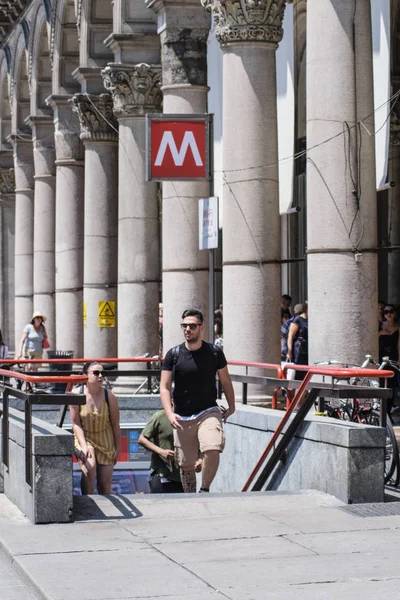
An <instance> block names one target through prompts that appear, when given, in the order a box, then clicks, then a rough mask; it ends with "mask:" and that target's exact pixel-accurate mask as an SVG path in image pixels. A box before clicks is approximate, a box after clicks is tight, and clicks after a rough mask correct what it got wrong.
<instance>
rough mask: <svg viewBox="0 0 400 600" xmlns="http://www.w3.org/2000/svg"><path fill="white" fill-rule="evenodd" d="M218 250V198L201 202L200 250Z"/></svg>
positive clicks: (214, 197)
mask: <svg viewBox="0 0 400 600" xmlns="http://www.w3.org/2000/svg"><path fill="white" fill-rule="evenodd" d="M213 248H218V198H217V197H216V196H212V197H211V198H201V199H200V200H199V249H200V250H212V249H213Z"/></svg>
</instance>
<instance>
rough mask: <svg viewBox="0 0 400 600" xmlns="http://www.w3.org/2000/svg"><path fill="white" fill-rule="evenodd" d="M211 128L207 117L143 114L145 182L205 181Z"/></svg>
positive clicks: (209, 117) (208, 173) (208, 176)
mask: <svg viewBox="0 0 400 600" xmlns="http://www.w3.org/2000/svg"><path fill="white" fill-rule="evenodd" d="M211 125H212V116H211V115H164V114H147V115H146V179H147V181H170V180H175V181H179V180H181V181H182V180H206V181H209V180H210V179H211V160H210V140H211V133H210V132H211Z"/></svg>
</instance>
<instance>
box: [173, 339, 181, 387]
mask: <svg viewBox="0 0 400 600" xmlns="http://www.w3.org/2000/svg"><path fill="white" fill-rule="evenodd" d="M180 349H181V346H180V344H178V345H177V346H174V347H173V348H172V350H171V352H172V381H175V369H176V363H177V362H178V358H179V352H180Z"/></svg>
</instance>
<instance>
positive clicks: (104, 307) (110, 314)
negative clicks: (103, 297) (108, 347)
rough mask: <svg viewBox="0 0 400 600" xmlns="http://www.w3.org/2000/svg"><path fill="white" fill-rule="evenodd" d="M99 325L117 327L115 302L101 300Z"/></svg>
mask: <svg viewBox="0 0 400 600" xmlns="http://www.w3.org/2000/svg"><path fill="white" fill-rule="evenodd" d="M98 326H99V327H115V302H112V301H111V300H107V301H106V302H99V312H98Z"/></svg>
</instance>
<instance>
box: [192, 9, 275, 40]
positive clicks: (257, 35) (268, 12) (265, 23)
mask: <svg viewBox="0 0 400 600" xmlns="http://www.w3.org/2000/svg"><path fill="white" fill-rule="evenodd" d="M201 4H202V5H203V7H204V8H205V10H207V11H209V12H212V14H213V17H214V25H215V35H216V38H217V40H218V41H219V42H220V43H221V44H226V43H229V42H269V43H273V44H279V42H280V41H281V39H282V37H283V29H282V23H283V14H284V12H285V6H286V0H201Z"/></svg>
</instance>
